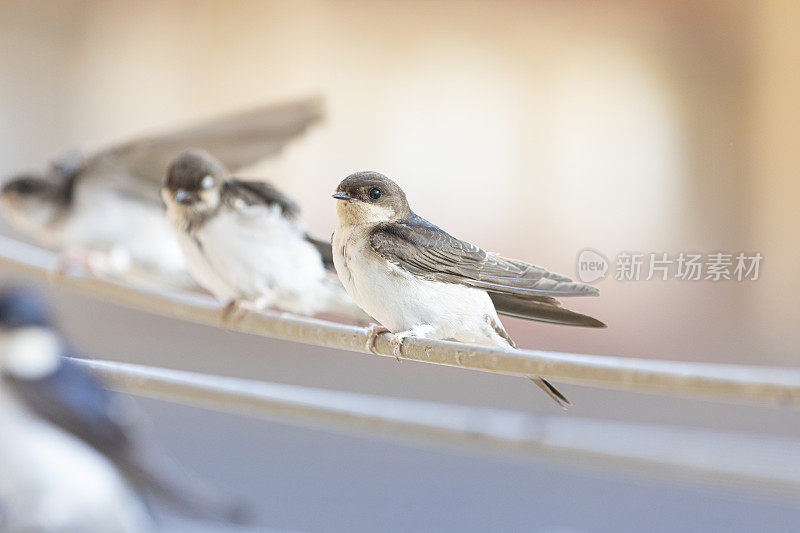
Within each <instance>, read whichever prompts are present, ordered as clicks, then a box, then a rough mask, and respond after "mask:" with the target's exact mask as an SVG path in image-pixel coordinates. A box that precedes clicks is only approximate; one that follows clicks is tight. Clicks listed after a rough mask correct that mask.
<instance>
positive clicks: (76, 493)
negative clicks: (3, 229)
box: [0, 288, 246, 533]
mask: <svg viewBox="0 0 800 533" xmlns="http://www.w3.org/2000/svg"><path fill="white" fill-rule="evenodd" d="M74 355H75V352H74V351H72V350H71V349H70V348H69V347H68V346H67V344H66V343H65V342H64V340H63V339H62V337H61V335H60V334H59V333H58V332H57V331H56V330H55V328H54V327H53V325H52V322H51V320H50V317H49V311H48V309H47V307H46V306H45V305H44V304H43V303H42V302H41V301H40V300H39V299H38V298H37V297H36V296H35V295H33V294H32V293H30V292H29V291H25V290H23V289H18V288H12V289H5V290H3V291H2V293H0V425H2V428H3V431H2V432H0V469H1V470H2V472H3V475H2V476H0V500H2V502H3V507H4V509H5V515H6V517H5V518H4V520H6V521H7V522H10V523H11V524H15V526H18V527H19V530H24V531H82V532H83V531H85V532H98V533H99V532H131V533H133V532H142V531H149V530H151V529H152V525H153V517H152V515H151V513H150V510H149V509H150V507H149V506H150V503H151V502H152V501H153V500H154V499H157V500H158V501H161V502H163V503H166V504H168V505H170V506H171V507H172V508H173V509H175V510H176V511H178V512H180V513H182V514H185V515H186V516H189V517H193V518H197V519H202V520H214V521H227V522H236V523H238V522H242V521H243V520H245V519H246V510H245V508H244V506H242V505H241V504H240V503H239V502H238V501H236V500H235V499H233V498H231V497H229V496H228V495H226V494H222V493H221V492H220V491H218V490H216V489H215V488H213V487H211V486H209V485H207V484H206V483H204V482H203V481H202V480H198V479H196V478H195V477H194V476H192V475H190V474H189V473H188V472H186V471H184V470H183V469H182V468H181V467H179V466H178V465H177V463H176V462H175V461H173V460H172V459H171V458H170V457H168V456H166V454H164V453H163V452H161V451H160V449H159V448H158V447H157V446H154V443H152V442H149V441H148V439H147V438H146V435H145V431H144V429H145V428H144V427H143V419H142V416H141V415H140V413H139V412H138V411H137V410H136V409H135V405H133V404H132V402H131V401H130V398H128V397H126V396H122V395H119V394H115V393H113V392H111V391H109V390H107V389H106V388H105V386H104V385H103V383H101V382H100V381H99V380H97V379H96V378H94V377H93V376H92V375H90V374H89V373H87V372H85V371H84V370H83V369H82V368H81V367H79V366H78V365H77V364H76V363H74V362H73V361H72V360H71V359H70V357H73V356H74ZM26 527H27V529H26ZM9 529H11V530H13V531H16V530H17V529H14V528H13V527H10V526H9ZM4 531H5V529H4Z"/></svg>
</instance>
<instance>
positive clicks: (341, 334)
mask: <svg viewBox="0 0 800 533" xmlns="http://www.w3.org/2000/svg"><path fill="white" fill-rule="evenodd" d="M54 262H55V255H54V254H53V253H52V252H48V251H46V250H42V249H40V248H37V247H35V246H31V245H27V244H23V243H21V242H18V241H15V240H13V239H9V238H7V237H0V267H4V268H6V269H8V270H14V271H18V272H22V273H25V274H28V275H32V276H35V277H38V278H46V277H47V273H48V268H49V267H50V266H52V265H53V264H54ZM60 284H61V285H63V286H66V287H71V288H74V289H77V290H79V291H81V292H82V293H84V294H88V295H93V296H96V297H100V298H102V299H104V300H107V301H110V302H113V303H116V304H119V305H124V306H128V307H133V308H136V309H140V310H143V311H148V312H152V313H157V314H160V315H163V316H168V317H172V318H179V319H183V320H189V321H192V322H197V323H201V324H207V325H212V326H217V327H219V315H218V312H217V306H218V304H217V303H216V302H214V301H213V300H212V299H211V298H210V297H205V296H202V295H196V294H191V293H179V292H174V291H172V292H169V291H161V290H159V291H155V290H147V289H142V288H135V287H132V286H128V285H122V284H119V283H115V282H111V281H107V280H104V279H99V278H93V277H76V276H66V277H64V278H63V279H62V280H61V282H60ZM230 329H234V330H237V331H242V332H245V333H252V334H256V335H262V336H266V337H273V338H278V339H284V340H291V341H296V342H303V343H306V344H314V345H318V346H326V347H329V348H338V349H341V350H350V351H356V352H366V351H367V349H366V340H367V335H366V332H365V330H364V328H360V327H355V326H347V325H342V324H337V323H334V322H329V321H325V320H319V319H315V318H306V317H300V316H296V315H292V314H288V313H279V312H265V313H259V314H256V313H250V314H247V315H246V316H245V317H244V318H243V319H242V320H241V321H240V322H238V323H236V324H234V325H231V326H230ZM375 347H376V349H377V351H378V352H379V353H380V354H381V355H384V356H388V357H393V355H392V348H391V345H390V344H389V336H388V335H382V336H380V337H378V339H377V341H376V343H375ZM402 357H403V358H404V359H409V360H414V361H422V362H426V363H435V364H440V365H447V366H454V367H461V368H469V369H472V370H482V371H486V372H495V373H502V374H511V375H517V376H529V375H541V376H545V377H548V378H550V379H553V380H555V381H563V382H570V383H577V384H586V385H593V386H599V387H609V388H616V389H623V390H634V391H640V392H651V393H660V394H668V395H679V396H696V397H703V398H708V399H716V400H722V401H730V402H750V403H765V404H770V405H785V406H792V407H796V406H798V405H800V369H797V368H788V367H787V368H781V367H764V366H747V365H728V364H714V363H696V362H680V361H663V360H651V359H641V358H632V357H615V356H600V355H584V354H571V353H561V352H548V351H540V350H513V351H512V350H502V349H498V348H488V347H483V346H475V345H470V344H462V343H456V342H448V341H431V340H424V339H415V338H409V339H407V341H406V342H405V343H404V345H403V356H402Z"/></svg>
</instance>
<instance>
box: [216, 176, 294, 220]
mask: <svg viewBox="0 0 800 533" xmlns="http://www.w3.org/2000/svg"><path fill="white" fill-rule="evenodd" d="M223 196H224V197H225V199H226V201H229V202H234V203H235V202H237V201H241V202H244V204H245V205H247V206H259V205H263V206H267V207H271V206H278V207H280V208H281V212H282V213H283V215H284V216H286V217H287V218H290V219H295V220H296V219H297V218H298V217H299V216H300V211H301V210H300V206H299V205H297V202H295V201H294V200H292V199H291V198H289V197H288V196H286V195H285V194H283V193H282V192H280V191H279V190H278V189H276V188H275V187H273V186H272V185H270V184H269V183H267V182H264V181H251V180H238V179H230V180H228V181H226V182H225V193H224V194H223Z"/></svg>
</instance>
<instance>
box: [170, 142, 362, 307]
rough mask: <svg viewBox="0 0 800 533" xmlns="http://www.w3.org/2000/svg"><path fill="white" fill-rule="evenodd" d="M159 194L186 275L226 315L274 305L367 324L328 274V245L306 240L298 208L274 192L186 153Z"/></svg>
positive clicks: (204, 156)
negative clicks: (181, 256) (327, 314)
mask: <svg viewBox="0 0 800 533" xmlns="http://www.w3.org/2000/svg"><path fill="white" fill-rule="evenodd" d="M162 194H163V198H164V202H165V203H166V204H167V217H168V218H169V220H170V222H171V223H172V227H173V229H174V230H175V233H176V235H177V236H178V241H179V243H180V245H181V247H182V249H183V251H184V254H185V256H186V261H187V264H188V267H189V271H190V272H191V274H192V276H194V278H195V280H196V281H197V283H198V284H200V285H201V286H202V287H204V288H206V289H207V290H208V291H209V292H211V293H212V294H213V295H214V296H215V297H216V298H217V299H218V300H219V301H220V302H221V303H223V304H226V305H225V307H223V317H225V318H227V317H228V316H229V315H230V313H232V312H234V311H237V312H238V311H242V310H245V309H247V310H255V311H260V310H264V309H266V308H267V307H277V308H279V309H282V310H284V311H290V312H293V313H300V314H305V315H313V314H317V313H333V314H338V315H340V316H344V317H347V318H351V319H354V320H366V319H367V318H368V317H366V316H365V315H364V313H363V311H361V309H360V308H359V307H358V306H357V305H356V304H355V303H353V301H352V300H351V299H350V297H349V296H348V295H347V293H346V292H345V290H344V288H343V287H342V285H341V283H339V280H337V279H336V276H334V275H333V274H332V273H329V272H328V271H327V270H326V263H327V264H328V265H329V266H330V267H332V257H331V247H330V243H329V242H325V241H320V240H317V239H313V238H311V237H310V236H309V235H308V234H307V233H306V230H305V227H304V226H303V224H302V221H301V216H300V208H299V206H298V205H297V204H296V203H295V202H294V201H292V200H291V199H290V198H288V197H287V196H285V195H283V194H282V193H281V192H279V191H278V190H277V189H275V188H274V187H273V186H271V185H269V184H268V183H265V182H262V181H249V180H247V181H246V180H240V179H236V178H234V177H232V176H231V175H230V174H229V172H228V170H227V169H226V168H225V166H224V165H223V164H222V163H221V162H220V161H218V160H217V159H215V158H214V157H212V156H211V155H210V154H208V153H206V152H204V151H202V150H187V151H186V152H184V153H183V154H181V155H180V156H178V157H177V158H176V159H175V160H174V161H173V162H172V163H171V164H170V165H169V169H168V170H167V175H166V177H165V178H164V188H163V191H162Z"/></svg>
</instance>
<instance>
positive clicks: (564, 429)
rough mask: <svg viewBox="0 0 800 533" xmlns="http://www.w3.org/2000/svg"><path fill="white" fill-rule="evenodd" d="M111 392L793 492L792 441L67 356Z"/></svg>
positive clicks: (797, 478) (798, 475)
mask: <svg viewBox="0 0 800 533" xmlns="http://www.w3.org/2000/svg"><path fill="white" fill-rule="evenodd" d="M75 361H76V362H78V364H80V365H82V366H84V367H85V368H87V369H88V370H90V371H92V372H94V373H95V374H96V375H98V376H99V377H101V378H102V379H104V381H106V382H107V383H108V384H110V386H111V387H112V388H114V389H116V390H119V391H122V392H127V393H132V394H137V395H143V396H148V397H153V398H158V399H163V400H168V401H173V402H178V403H184V404H187V405H191V406H201V407H206V408H210V409H215V410H221V411H227V412H235V413H240V414H246V415H250V416H259V417H263V418H267V419H271V420H275V421H278V422H285V423H290V424H295V425H297V424H300V425H304V426H311V427H317V428H321V429H327V430H334V431H345V432H348V433H361V434H368V435H371V436H377V437H382V438H390V439H392V440H393V441H402V442H409V443H417V444H419V443H423V444H429V445H430V444H432V445H443V446H446V447H448V448H450V449H452V448H454V447H455V448H459V449H463V450H466V451H470V452H480V453H488V454H498V455H502V456H506V457H507V456H515V457H520V458H537V459H540V460H548V461H552V460H554V461H559V462H562V463H569V464H571V465H580V466H581V467H587V466H589V467H595V468H596V467H606V468H608V467H613V468H615V469H622V470H627V471H631V472H636V473H637V474H643V473H649V474H651V475H655V476H658V477H666V478H673V479H679V480H684V481H685V480H689V481H694V482H701V483H707V484H723V485H728V486H734V487H740V488H755V489H758V490H766V491H769V492H773V493H776V494H782V495H783V496H798V495H800V470H798V469H797V468H795V466H796V465H798V464H800V447H798V446H797V441H795V440H792V439H785V438H777V437H768V436H759V435H742V434H737V433H729V432H718V431H708V430H697V429H686V428H677V427H667V426H655V425H645V424H632V423H623V422H613V421H607V420H587V419H580V418H574V417H565V416H537V415H531V414H527V413H522V412H516V411H508V410H500V409H487V408H477V407H465V406H459V405H449V404H443V403H435V402H426V401H418V400H407V399H401V398H387V397H382V396H375V395H367V394H359V393H350V392H339V391H331V390H321V389H314V388H307V387H299V386H295V385H285V384H277V383H267V382H260V381H251V380H244V379H238V378H228V377H220V376H210V375H203V374H196V373H192V372H184V371H178V370H167V369H161V368H153V367H146V366H140V365H132V364H126V363H112V362H105V361H87V360H75Z"/></svg>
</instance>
